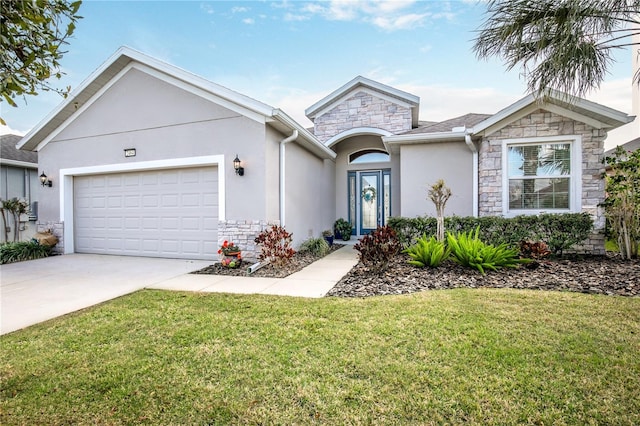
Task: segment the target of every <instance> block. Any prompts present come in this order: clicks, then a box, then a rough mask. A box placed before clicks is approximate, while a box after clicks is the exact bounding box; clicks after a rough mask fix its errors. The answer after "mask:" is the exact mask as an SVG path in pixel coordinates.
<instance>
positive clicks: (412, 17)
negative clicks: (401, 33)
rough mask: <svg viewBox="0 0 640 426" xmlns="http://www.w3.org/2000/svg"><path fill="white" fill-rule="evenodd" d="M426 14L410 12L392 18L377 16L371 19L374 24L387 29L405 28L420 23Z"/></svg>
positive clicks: (413, 26)
mask: <svg viewBox="0 0 640 426" xmlns="http://www.w3.org/2000/svg"><path fill="white" fill-rule="evenodd" d="M426 17H427V15H426V14H420V15H418V14H415V13H411V14H408V15H400V16H396V17H392V18H387V17H383V16H378V17H375V18H373V19H372V21H371V22H373V24H374V25H376V26H377V27H380V28H382V29H383V30H387V31H394V30H406V29H410V28H415V27H417V26H420V25H422V23H423V22H424V19H425V18H426Z"/></svg>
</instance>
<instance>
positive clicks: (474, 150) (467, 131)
mask: <svg viewBox="0 0 640 426" xmlns="http://www.w3.org/2000/svg"><path fill="white" fill-rule="evenodd" d="M472 133H473V129H465V132H464V142H465V143H466V144H467V146H468V147H469V149H470V150H471V153H472V154H473V175H472V180H473V217H478V198H479V197H478V184H479V179H478V158H479V157H478V148H477V147H476V145H475V144H474V143H473V141H472V140H471V134H472Z"/></svg>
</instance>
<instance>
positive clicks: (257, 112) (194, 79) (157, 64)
mask: <svg viewBox="0 0 640 426" xmlns="http://www.w3.org/2000/svg"><path fill="white" fill-rule="evenodd" d="M122 57H126V58H128V59H129V63H128V64H127V65H126V66H123V68H122V69H114V71H116V70H117V71H118V73H117V74H116V77H113V78H111V79H110V80H109V82H108V83H107V84H106V85H105V86H103V87H101V88H100V90H98V91H97V93H96V95H94V96H92V99H94V100H95V99H96V97H97V94H98V93H99V94H102V93H104V88H105V87H110V86H111V85H112V84H113V83H114V81H117V80H118V79H120V78H122V76H123V75H124V73H123V72H122V70H123V69H126V70H127V71H128V70H129V69H131V67H133V66H135V67H137V68H138V69H141V70H146V72H148V73H149V74H153V75H155V76H161V75H164V78H163V80H165V81H169V82H172V83H173V84H175V85H177V86H179V87H181V88H183V89H186V90H189V91H191V92H192V93H196V94H199V95H200V96H203V97H205V98H207V95H206V94H208V96H209V97H210V99H216V100H217V101H221V100H223V99H224V100H226V101H227V102H225V103H224V104H223V105H224V106H227V107H228V105H235V107H234V108H235V109H240V110H242V111H244V113H243V115H246V116H248V117H250V118H253V119H257V120H258V121H260V122H262V123H264V120H265V117H267V116H268V115H269V114H270V113H271V111H272V110H273V107H271V106H269V105H267V104H265V103H262V102H260V101H257V100H255V99H252V98H249V97H248V96H245V95H242V94H240V93H238V92H235V91H233V90H231V89H228V88H226V87H223V86H220V85H218V84H216V83H213V82H211V81H209V80H206V79H204V78H202V77H199V76H197V75H195V74H192V73H190V72H188V71H185V70H183V69H182V68H179V67H176V66H174V65H170V64H168V63H166V62H162V61H160V60H158V59H155V58H153V57H151V56H148V55H145V54H144V53H141V52H138V51H137V50H134V49H131V48H129V47H126V46H123V47H120V48H119V49H118V50H117V51H116V53H114V54H113V55H111V57H110V58H109V59H107V61H105V62H104V63H103V64H102V65H101V66H100V67H98V69H96V70H95V71H94V72H93V73H91V75H90V76H89V77H87V78H86V79H85V80H84V81H83V82H82V83H81V84H80V85H79V86H78V87H77V88H76V89H74V90H73V91H72V92H71V93H70V95H69V97H68V98H67V99H66V100H65V101H64V102H62V103H60V104H59V105H58V106H57V107H56V108H55V109H54V110H53V111H51V113H49V114H48V115H47V116H46V117H45V118H44V119H43V120H42V121H40V123H38V125H36V127H34V128H33V129H31V131H29V133H27V135H25V137H24V138H22V140H21V141H20V143H19V144H18V146H17V147H18V149H20V148H22V147H23V146H25V145H26V144H27V143H29V142H30V140H31V138H32V137H33V136H34V135H35V134H37V133H38V132H39V131H40V130H42V128H43V127H45V126H46V125H47V124H49V122H51V121H53V120H54V119H55V118H56V116H57V115H58V114H60V113H61V112H62V111H63V110H64V109H65V108H67V107H68V106H69V105H70V104H72V103H73V102H74V101H75V98H76V96H77V95H78V94H80V93H82V91H83V90H85V89H86V88H87V87H88V86H90V85H91V84H92V83H93V82H94V81H95V80H97V79H98V78H100V76H101V75H102V74H104V73H105V72H106V71H107V70H108V69H109V68H110V67H112V66H113V65H114V64H115V63H116V62H117V61H119V60H120V59H121V58H122ZM132 62H133V64H132ZM151 70H156V71H155V72H151ZM177 81H182V82H183V84H176V82H177ZM196 88H197V89H200V91H197V90H195V89H196ZM211 97H212V98H211ZM89 103H91V101H87V102H86V103H85V104H84V105H83V106H82V107H81V108H80V109H79V111H80V110H84V109H83V107H84V106H85V105H87V104H89ZM85 109H86V108H85ZM230 109H233V108H230ZM248 111H252V112H253V113H254V114H250V113H249V112H248ZM77 115H79V114H77V113H74V114H72V116H71V117H69V119H72V118H73V117H75V116H77ZM259 116H262V118H259ZM69 119H67V120H65V121H64V123H63V124H62V126H57V127H56V129H55V134H58V133H60V131H61V130H62V129H64V127H65V126H66V125H68V124H69V123H71V122H72V121H73V120H69ZM52 133H54V132H52ZM52 133H50V134H49V135H48V136H47V137H46V138H45V139H46V140H47V142H45V143H43V142H44V140H43V141H39V142H38V145H37V148H35V150H39V149H40V148H42V147H43V146H44V145H46V143H48V141H50V140H51V139H52V137H51V134H52Z"/></svg>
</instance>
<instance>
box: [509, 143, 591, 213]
mask: <svg viewBox="0 0 640 426" xmlns="http://www.w3.org/2000/svg"><path fill="white" fill-rule="evenodd" d="M581 167H582V164H581V143H580V137H579V136H570V137H566V136H563V137H544V138H526V139H510V140H505V141H504V145H503V184H504V187H503V195H504V197H503V200H504V202H503V210H504V211H505V213H506V214H509V215H515V214H527V213H540V212H554V211H557V212H569V211H580V204H581V202H580V200H581V194H580V191H581V184H580V175H581V173H580V171H581Z"/></svg>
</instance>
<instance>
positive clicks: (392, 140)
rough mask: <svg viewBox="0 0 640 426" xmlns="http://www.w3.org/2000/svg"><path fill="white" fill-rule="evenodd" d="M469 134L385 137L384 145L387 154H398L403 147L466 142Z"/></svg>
mask: <svg viewBox="0 0 640 426" xmlns="http://www.w3.org/2000/svg"><path fill="white" fill-rule="evenodd" d="M466 134H467V132H465V131H462V132H437V133H418V134H412V135H393V136H383V137H382V143H384V147H385V148H386V149H387V152H389V153H394V154H397V153H398V152H399V150H400V146H401V145H417V144H429V143H438V142H465V135H466Z"/></svg>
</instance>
